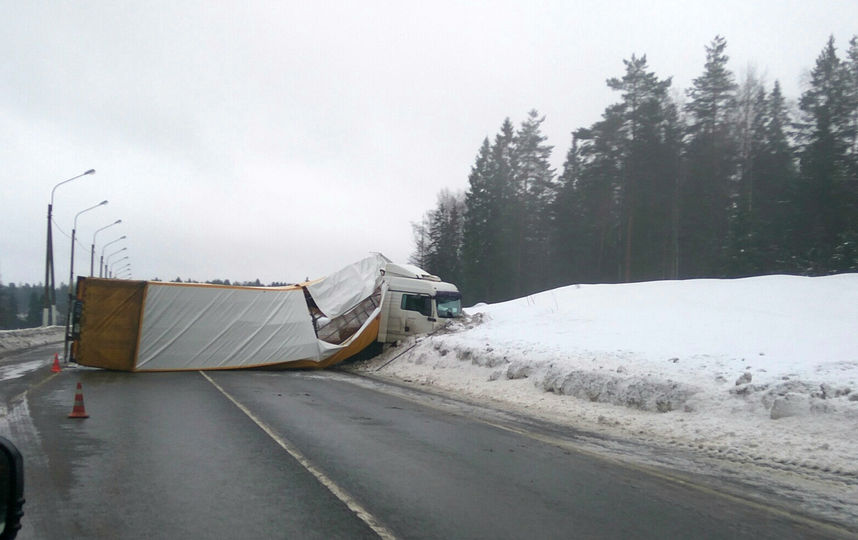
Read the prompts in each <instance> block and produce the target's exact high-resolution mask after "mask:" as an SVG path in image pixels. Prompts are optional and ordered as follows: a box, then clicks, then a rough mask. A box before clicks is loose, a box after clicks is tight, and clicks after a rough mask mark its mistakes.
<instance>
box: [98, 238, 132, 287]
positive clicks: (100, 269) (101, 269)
mask: <svg viewBox="0 0 858 540" xmlns="http://www.w3.org/2000/svg"><path fill="white" fill-rule="evenodd" d="M125 238H126V235H124V234H123V235H122V236H120V237H119V238H117V239H116V240H112V241H110V242H108V243H106V244H104V245H103V246H102V247H101V258H100V259H99V260H98V277H107V276H105V275H104V250H105V249H107V246H109V245H110V244H115V243H116V242H119V241H120V240H125ZM120 251H122V250H120ZM107 257H108V258H110V255H108V256H107Z"/></svg>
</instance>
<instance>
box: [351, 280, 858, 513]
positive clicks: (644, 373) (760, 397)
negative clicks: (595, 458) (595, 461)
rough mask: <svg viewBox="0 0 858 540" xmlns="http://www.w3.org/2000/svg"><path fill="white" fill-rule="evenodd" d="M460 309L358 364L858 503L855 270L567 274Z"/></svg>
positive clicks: (381, 373) (857, 300)
mask: <svg viewBox="0 0 858 540" xmlns="http://www.w3.org/2000/svg"><path fill="white" fill-rule="evenodd" d="M466 313H467V315H468V316H466V317H465V318H463V319H462V320H461V321H457V322H454V323H451V324H450V325H448V327H446V328H445V329H443V330H442V331H440V332H436V333H435V334H434V335H430V336H424V337H422V338H417V339H416V340H412V341H409V342H406V343H403V344H401V345H399V346H398V347H394V348H392V349H390V350H388V351H386V352H385V353H384V354H382V355H380V356H378V357H376V358H375V359H373V360H371V361H369V362H364V363H358V364H356V365H355V366H354V367H353V369H356V370H360V371H365V372H368V373H372V374H374V375H376V376H381V377H392V378H396V379H399V380H404V381H406V382H409V383H413V384H419V385H424V386H432V387H435V388H437V389H441V390H444V391H448V392H454V393H456V394H458V395H462V396H464V397H467V398H469V399H472V400H477V401H485V402H491V403H496V404H498V403H500V404H503V405H505V406H510V407H512V408H514V409H516V410H519V411H524V412H526V413H528V414H531V415H535V416H540V417H545V418H548V419H550V420H553V421H555V422H559V423H563V424H569V425H574V426H575V427H577V428H579V429H585V430H589V431H590V432H594V433H601V434H606V435H609V436H615V437H619V438H624V439H626V440H632V439H634V440H636V441H641V442H649V443H653V444H656V445H659V446H661V447H673V448H676V449H677V450H683V451H690V452H694V453H696V454H697V455H703V456H709V457H713V458H718V459H724V460H729V461H734V462H747V463H757V464H765V465H766V466H768V467H773V468H775V469H786V470H797V471H801V472H804V473H808V472H809V473H811V474H817V473H818V474H819V475H826V476H829V477H833V478H835V479H841V480H844V481H845V483H844V484H843V492H842V493H841V494H840V495H838V496H837V497H838V498H839V499H841V500H842V502H844V503H845V504H852V505H856V506H858V460H856V459H855V457H856V456H858V274H846V275H837V276H829V277H818V278H808V277H797V276H765V277H754V278H746V279H735V280H687V281H661V282H646V283H631V284H621V285H573V286H569V287H564V288H560V289H556V290H552V291H547V292H543V293H540V294H535V295H532V296H528V297H526V298H521V299H518V300H513V301H509V302H504V303H500V304H493V305H477V306H475V307H473V308H470V309H466ZM412 345H413V347H412V348H410V349H409V348H408V347H410V346H412Z"/></svg>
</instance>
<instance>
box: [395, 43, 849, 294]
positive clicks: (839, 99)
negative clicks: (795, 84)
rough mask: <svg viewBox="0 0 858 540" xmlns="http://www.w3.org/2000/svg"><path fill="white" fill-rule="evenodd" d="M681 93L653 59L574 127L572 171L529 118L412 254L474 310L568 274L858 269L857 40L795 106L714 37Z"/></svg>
mask: <svg viewBox="0 0 858 540" xmlns="http://www.w3.org/2000/svg"><path fill="white" fill-rule="evenodd" d="M705 52H706V61H705V64H704V66H703V69H702V71H701V72H700V74H699V76H698V77H696V78H695V79H694V80H693V81H692V83H691V87H690V88H688V89H686V90H685V91H684V92H677V91H676V90H674V89H673V88H672V86H671V83H672V81H671V78H670V77H668V78H661V77H659V75H657V74H656V73H654V72H652V71H651V70H650V69H649V66H648V65H647V59H646V56H645V55H644V56H640V57H638V56H636V55H632V56H631V58H629V59H626V60H623V65H624V68H625V72H624V73H621V74H619V76H617V77H614V78H610V79H608V80H607V85H608V87H609V88H610V89H611V90H612V91H613V92H614V95H615V96H616V102H615V103H613V104H612V105H610V106H608V107H607V108H606V109H605V110H604V112H603V113H602V115H601V118H600V120H598V121H597V122H595V123H594V124H593V125H591V126H588V127H582V128H578V129H575V130H574V131H572V142H571V146H570V147H569V149H568V151H567V153H566V156H565V162H564V163H563V166H562V170H561V171H559V173H558V171H556V170H555V169H553V168H552V166H551V164H550V160H551V153H552V150H553V147H552V146H550V145H548V144H547V142H546V137H545V136H544V135H543V134H542V132H541V125H542V123H543V122H544V120H545V118H544V117H542V116H540V114H539V113H538V112H537V111H535V110H534V111H531V112H530V113H529V114H528V115H527V117H526V118H525V119H524V121H523V122H521V124H520V125H518V126H515V125H513V123H512V122H511V121H510V120H509V118H507V119H506V120H504V121H503V122H502V124H501V126H500V130H499V131H498V133H497V134H496V135H495V136H494V137H493V138H491V139H490V138H489V137H487V138H486V139H485V140H483V142H482V145H481V146H480V147H479V149H478V151H477V155H476V159H475V161H474V164H473V166H472V167H471V170H470V174H469V176H468V188H467V191H466V192H465V193H453V192H451V191H450V190H447V189H445V190H442V191H441V192H440V193H439V194H438V198H437V203H436V206H435V208H433V209H431V210H429V211H428V212H427V213H426V215H425V216H424V218H423V219H422V221H421V222H418V223H413V224H412V229H413V233H414V241H415V252H414V254H413V255H412V257H411V262H412V263H414V264H417V265H419V266H421V267H423V268H425V269H426V270H428V271H429V272H431V273H433V274H436V275H439V276H441V277H442V278H443V279H444V280H445V281H450V282H454V283H457V284H458V285H459V288H460V290H462V291H463V295H464V297H465V301H466V303H475V302H497V301H503V300H508V299H511V298H518V297H522V296H525V295H528V294H531V293H534V292H538V291H542V290H546V289H550V288H553V287H557V286H561V285H568V284H572V283H621V282H632V281H647V280H659V279H687V278H736V277H746V276H754V275H764V274H775V273H785V274H799V275H807V276H821V275H827V274H834V273H842V272H856V271H858V37H853V38H852V40H851V41H850V42H849V46H848V48H847V50H846V52H845V54H844V53H838V50H837V47H836V45H835V40H834V38H833V37H831V38H829V40H828V42H827V43H826V44H825V46H824V47H823V48H822V50H821V52H820V53H819V55H818V57H817V58H816V63H815V65H814V66H813V67H812V68H811V69H810V76H809V80H808V81H807V82H806V84H805V89H804V90H803V93H802V94H801V96H800V97H799V98H798V100H797V101H796V100H794V99H788V98H787V97H786V96H784V95H783V93H782V92H781V87H780V84H779V83H778V81H774V82H773V83H772V84H771V85H768V84H766V82H765V81H764V80H762V79H761V78H760V77H757V76H755V75H754V74H753V72H751V73H748V74H747V75H745V76H743V77H742V80H737V77H736V75H735V74H734V73H733V72H732V71H731V70H730V68H729V66H728V59H729V57H728V55H727V42H726V40H725V39H724V38H723V37H720V36H716V37H715V38H714V39H713V40H712V41H711V42H710V43H709V44H708V45H707V46H706V47H705Z"/></svg>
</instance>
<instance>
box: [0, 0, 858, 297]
mask: <svg viewBox="0 0 858 540" xmlns="http://www.w3.org/2000/svg"><path fill="white" fill-rule="evenodd" d="M856 33H858V2H855V1H854V0H844V1H816V2H808V1H806V0H802V1H748V0H742V1H729V2H714V1H703V2H695V1H689V0H683V1H675V2H674V1H655V0H654V1H650V2H619V1H601V2H575V1H566V2H532V1H528V2H442V1H433V2H398V1H391V2H376V1H367V2H303V1H302V2H255V1H252V0H250V1H248V0H244V1H241V2H232V1H220V2H207V1H198V2H181V1H179V2H177V1H175V0H169V1H152V2H113V1H106V0H105V1H89V2H87V1H75V2H71V1H60V0H54V1H40V0H27V1H9V2H4V3H3V6H2V8H0V47H2V51H3V56H4V58H3V62H0V114H2V120H0V162H2V172H0V200H2V212H0V279H2V281H3V283H9V282H16V283H24V282H30V283H35V282H41V281H43V279H44V258H45V236H46V212H47V205H48V202H49V200H50V194H51V189H52V188H53V186H54V185H55V184H57V183H58V182H61V181H63V180H65V179H67V178H70V177H72V176H75V175H77V174H80V173H82V172H84V171H85V170H87V169H90V168H95V169H96V171H97V173H96V174H95V175H94V176H86V177H83V178H80V179H78V180H75V181H73V182H70V183H68V184H66V185H64V186H62V187H60V188H58V189H57V191H56V197H55V201H54V202H55V211H54V217H55V221H56V223H57V225H58V228H55V229H54V239H55V240H54V243H55V253H54V255H55V260H56V276H57V282H58V283H59V282H60V281H63V282H65V281H67V280H68V260H69V244H70V242H69V239H68V237H67V236H65V234H68V233H70V232H71V228H72V222H73V219H74V215H75V214H76V213H77V212H79V211H80V210H83V209H85V208H87V207H89V206H91V205H93V204H96V203H98V202H99V201H101V200H103V199H108V200H109V201H110V203H109V204H108V205H107V206H104V207H100V208H97V209H95V210H92V211H91V212H87V213H86V214H83V215H81V216H80V218H79V219H78V236H79V238H80V239H81V241H82V243H83V244H84V245H85V246H86V249H85V250H82V249H81V248H77V250H76V253H75V258H76V264H75V270H76V274H88V273H89V245H90V244H91V242H92V237H93V233H94V232H95V231H96V230H97V229H98V228H100V227H103V226H105V225H108V224H109V223H112V222H113V221H115V220H117V219H122V220H123V223H122V224H121V225H117V226H115V227H111V228H109V229H107V230H105V231H103V232H101V233H99V234H98V237H97V248H96V252H97V254H98V253H100V252H101V247H102V245H103V244H105V243H107V242H109V241H111V240H113V239H115V238H117V237H119V236H121V235H123V234H125V235H127V236H128V239H127V240H126V241H122V242H119V243H117V244H114V245H113V246H111V247H110V248H108V251H112V250H113V248H114V247H122V246H127V248H128V250H127V253H128V254H129V257H130V261H131V268H132V270H133V277H135V278H138V279H152V278H155V277H159V278H161V279H173V278H175V277H177V276H181V277H182V278H183V279H186V278H193V279H197V280H206V279H214V278H220V279H230V280H242V281H243V280H253V279H256V278H259V279H260V280H262V281H263V282H271V281H297V280H301V279H304V278H305V277H310V278H314V277H320V276H323V275H325V274H328V273H330V272H333V271H335V270H338V269H339V268H340V267H342V266H344V265H346V264H349V263H351V262H353V261H355V260H357V259H359V258H362V257H363V256H365V255H366V254H367V253H369V252H372V251H380V252H382V253H384V254H386V255H387V256H388V257H390V258H392V259H394V260H397V261H404V260H405V259H406V258H407V257H408V255H409V254H410V253H411V251H412V249H413V246H412V239H411V227H410V222H412V221H417V220H419V219H420V217H421V216H422V214H423V213H424V212H425V211H426V210H428V209H430V208H431V207H433V206H434V204H435V197H436V194H437V193H438V191H439V190H441V189H442V188H450V189H453V190H459V189H465V188H466V187H467V175H468V172H469V169H470V166H471V165H472V163H473V161H474V158H475V156H476V153H477V150H478V148H479V146H480V143H481V142H482V139H483V138H484V137H486V136H489V137H493V136H494V134H495V133H496V132H497V130H498V128H499V127H500V124H501V123H502V121H503V119H504V118H505V117H507V116H509V117H510V118H511V119H512V121H513V122H514V123H515V124H516V125H518V124H519V123H520V122H521V121H522V120H524V118H525V116H526V113H527V112H528V111H529V110H530V109H532V108H535V109H537V110H538V111H539V112H540V113H542V114H544V115H546V117H547V119H546V120H545V123H544V124H543V129H544V133H545V134H546V135H547V136H548V138H549V143H550V144H552V145H554V147H555V150H554V160H553V161H554V163H555V165H556V166H557V168H558V170H559V168H560V166H561V165H562V161H563V157H564V156H565V154H566V151H567V150H568V147H569V144H570V142H571V136H570V132H571V131H572V130H573V129H576V128H578V127H583V126H587V125H590V124H591V123H593V122H594V121H596V120H598V119H599V116H600V115H601V113H602V111H603V109H604V108H605V106H606V105H608V104H610V103H612V102H614V101H616V100H617V96H615V95H612V92H611V91H610V90H608V89H607V87H606V85H605V79H607V78H609V77H614V76H619V75H621V74H622V72H623V64H622V60H623V59H624V58H628V57H629V56H630V55H631V54H633V53H635V54H637V55H642V54H646V55H647V59H648V60H649V65H650V67H651V68H652V69H653V70H654V71H655V72H656V73H657V74H658V75H659V76H660V77H668V76H673V78H674V88H675V90H676V91H678V92H680V91H684V89H685V88H687V87H688V86H689V84H690V81H691V79H693V78H694V77H696V76H698V75H699V74H700V73H701V71H702V69H703V62H704V56H705V52H704V46H705V45H706V44H708V43H709V42H710V41H711V39H712V38H713V37H714V36H715V35H716V34H721V35H723V36H724V37H725V38H726V39H727V53H728V54H729V55H730V58H731V64H730V67H731V68H732V69H733V71H734V72H735V73H736V74H737V76H741V75H742V74H744V73H745V72H746V71H747V69H748V67H749V66H753V67H754V68H755V69H756V71H757V73H758V74H762V75H764V76H765V78H766V80H767V82H768V83H769V84H771V82H773V81H774V80H775V79H778V80H779V81H780V82H781V84H782V86H783V89H784V92H785V94H786V95H787V97H789V98H791V99H796V98H797V97H798V96H799V93H800V91H801V89H802V81H803V80H806V76H807V72H808V71H809V69H810V68H812V67H813V64H814V61H815V59H816V56H817V55H818V54H819V52H820V51H821V50H822V47H823V46H824V45H825V42H826V40H827V38H828V36H829V35H834V37H835V40H836V43H837V45H838V50H839V52H841V53H842V52H843V51H844V50H845V48H846V47H847V45H848V40H849V39H850V38H851V36H852V35H854V34H856Z"/></svg>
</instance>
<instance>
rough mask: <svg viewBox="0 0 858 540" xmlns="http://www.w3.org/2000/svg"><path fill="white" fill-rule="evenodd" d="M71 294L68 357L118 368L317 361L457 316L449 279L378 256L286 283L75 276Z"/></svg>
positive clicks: (327, 362) (338, 358) (317, 364)
mask: <svg viewBox="0 0 858 540" xmlns="http://www.w3.org/2000/svg"><path fill="white" fill-rule="evenodd" d="M77 297H78V304H77V307H76V308H75V310H74V313H75V315H74V320H73V324H72V333H71V334H72V335H71V336H69V338H70V339H72V340H73V346H72V354H73V359H74V360H75V361H76V362H77V363H79V364H81V365H85V366H91V367H99V368H104V369H114V370H123V371H182V370H214V369H241V368H259V367H270V368H324V367H328V366H331V365H334V364H337V363H339V362H342V361H343V360H345V359H347V358H350V357H352V356H354V355H355V354H357V353H359V352H360V351H362V350H363V349H365V348H366V347H368V346H369V345H371V344H372V343H376V342H381V343H385V342H392V341H396V340H398V339H402V338H404V337H407V336H409V335H413V334H416V333H421V332H427V331H431V330H432V329H434V328H436V327H438V326H439V325H440V324H443V322H444V321H445V319H448V318H452V317H458V316H459V315H460V314H461V297H460V295H459V292H458V290H457V289H456V287H455V286H454V285H452V284H449V283H444V282H442V281H441V280H440V279H439V278H437V277H436V276H432V275H429V274H427V273H426V272H424V271H422V270H421V269H419V268H417V267H414V266H410V265H397V264H393V263H392V262H391V261H389V260H388V259H386V258H385V257H383V256H381V255H373V256H371V257H367V258H366V259H363V260H361V261H358V262H357V263H354V264H352V265H350V266H347V267H346V268H343V269H342V270H340V271H339V272H336V273H335V274H332V275H330V276H327V277H325V278H322V279H320V280H316V281H312V282H307V283H301V284H298V285H293V286H287V287H234V286H224V285H207V284H197V283H163V282H153V281H130V280H116V279H101V278H80V280H79V282H78V295H77Z"/></svg>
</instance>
